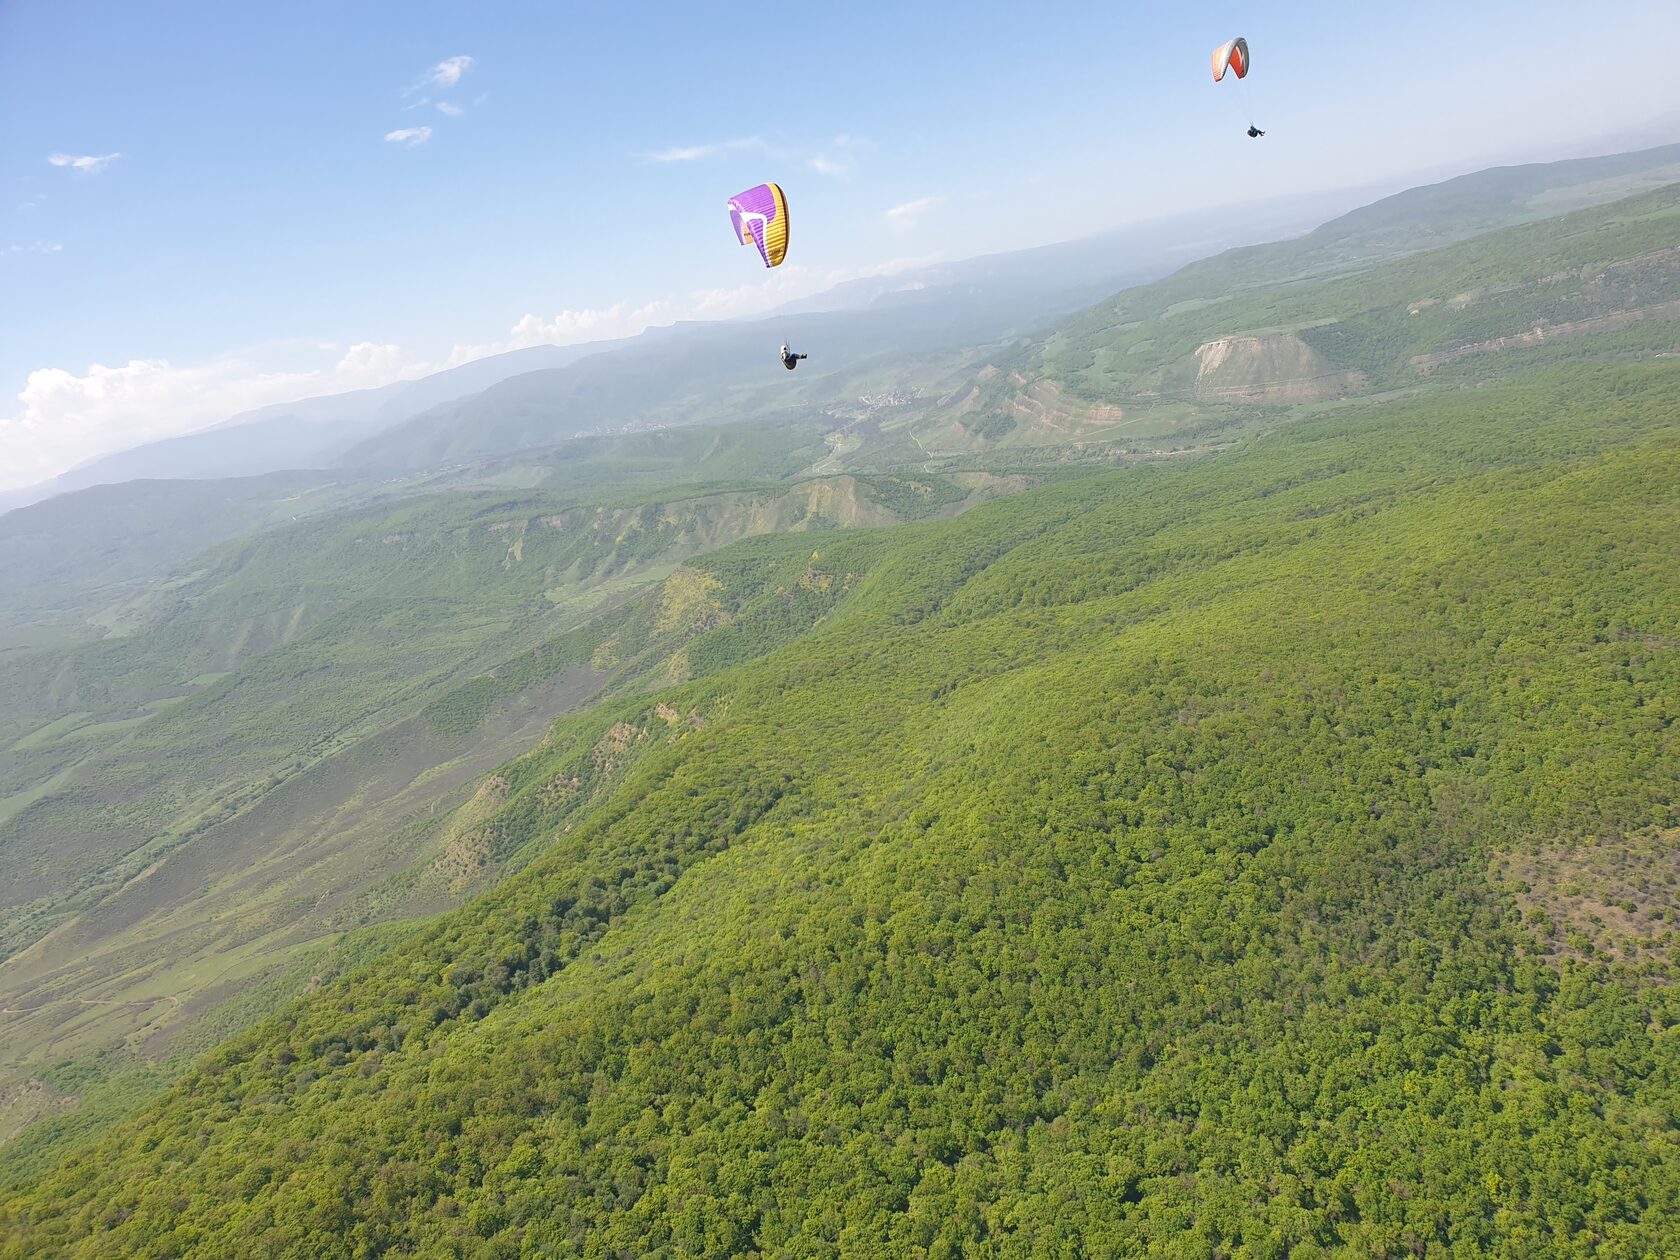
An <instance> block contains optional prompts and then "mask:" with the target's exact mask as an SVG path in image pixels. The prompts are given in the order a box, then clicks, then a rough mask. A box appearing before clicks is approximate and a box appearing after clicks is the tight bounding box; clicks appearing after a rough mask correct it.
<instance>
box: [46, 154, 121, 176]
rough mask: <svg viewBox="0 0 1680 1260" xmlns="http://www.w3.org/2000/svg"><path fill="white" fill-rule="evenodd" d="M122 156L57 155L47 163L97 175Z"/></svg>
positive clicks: (85, 173)
mask: <svg viewBox="0 0 1680 1260" xmlns="http://www.w3.org/2000/svg"><path fill="white" fill-rule="evenodd" d="M121 156H122V154H120V153H101V154H99V155H97V156H95V155H92V154H86V155H83V156H81V157H78V156H76V155H74V154H71V153H55V154H53V155H52V156H51V157H49V158H48V159H47V161H48V162H49V163H50V164H51V165H53V166H68V167H69V168H70V169H71V170H75V171H80V172H82V174H84V175H97V174H99V172H100V171H102V170H104V169H105V168H106V167H107V166H109V165H111V163H112V162H115V161H116V160H117V159H118V158H120V157H121Z"/></svg>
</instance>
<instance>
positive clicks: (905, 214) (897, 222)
mask: <svg viewBox="0 0 1680 1260" xmlns="http://www.w3.org/2000/svg"><path fill="white" fill-rule="evenodd" d="M944 204H945V198H943V197H918V198H916V200H914V201H906V202H905V203H904V204H903V205H902V206H894V207H893V208H892V209H891V210H888V211H887V213H886V218H887V222H888V223H890V224H892V225H893V226H894V227H901V228H910V227H914V226H915V225H916V221H917V220H918V219H920V218H921V217H922V215H924V214H926V213H927V212H928V211H929V210H932V209H934V208H936V207H938V206H942V205H944Z"/></svg>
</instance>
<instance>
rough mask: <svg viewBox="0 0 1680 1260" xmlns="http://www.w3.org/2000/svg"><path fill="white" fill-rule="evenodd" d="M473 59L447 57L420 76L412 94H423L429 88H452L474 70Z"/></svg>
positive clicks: (412, 88) (412, 89)
mask: <svg viewBox="0 0 1680 1260" xmlns="http://www.w3.org/2000/svg"><path fill="white" fill-rule="evenodd" d="M473 64H474V63H473V59H472V58H471V57H446V58H444V60H442V61H440V62H438V63H437V65H435V66H433V67H432V68H431V69H430V70H428V71H426V73H425V74H423V75H421V76H420V80H419V82H417V83H416V84H415V85H414V86H413V87H411V88H409V91H410V92H423V91H425V90H426V89H427V88H452V87H454V86H455V85H456V84H457V83H459V82H460V81H461V78H462V76H463V75H465V74H466V73H467V71H469V70H471V69H472V68H473Z"/></svg>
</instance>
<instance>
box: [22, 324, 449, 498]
mask: <svg viewBox="0 0 1680 1260" xmlns="http://www.w3.org/2000/svg"><path fill="white" fill-rule="evenodd" d="M329 353H336V352H329ZM265 355H266V356H268V357H272V352H271V351H269V352H265V351H244V352H239V353H235V354H227V355H221V356H218V357H217V358H214V359H211V360H210V361H209V362H206V363H200V364H196V365H192V366H184V367H180V366H176V365H174V364H172V363H169V362H167V361H165V360H162V359H131V360H130V361H129V362H128V363H126V364H123V365H121V366H119V367H107V366H105V365H104V364H98V363H96V364H94V365H93V366H91V367H89V368H88V369H87V370H86V371H85V372H84V373H82V374H81V375H80V376H78V375H76V374H75V373H73V372H68V371H65V370H64V369H63V368H40V369H38V370H36V371H34V372H31V373H30V374H29V379H28V381H27V383H26V384H25V385H24V388H23V391H22V392H21V393H20V394H19V395H18V402H19V403H20V404H21V409H20V410H18V411H16V412H14V413H13V414H12V415H10V416H0V489H10V488H13V487H16V486H26V485H33V484H34V483H36V482H38V481H44V480H46V479H47V478H48V477H53V476H56V475H57V474H59V473H61V472H64V471H65V470H66V469H69V468H71V467H74V466H75V465H76V464H79V463H82V462H84V461H85V460H88V459H92V458H94V457H95V456H98V455H103V454H107V453H109V452H111V451H118V450H125V449H127V448H129V447H132V446H137V445H140V444H141V443H143V442H150V441H156V440H157V439H159V438H166V437H175V436H178V435H180V434H183V433H191V432H193V431H194V430H197V429H202V428H204V427H205V426H207V425H211V424H216V423H219V422H220V421H223V420H226V419H228V418H229V417H230V416H234V415H237V414H238V413H240V412H242V411H249V410H251V409H253V408H255V407H264V406H268V405H269V404H272V403H284V402H292V401H295V400H296V399H299V398H308V397H312V396H315V395H318V394H336V393H342V392H344V391H346V390H352V389H368V388H371V387H374V386H377V385H387V384H389V383H391V382H392V381H395V380H401V379H405V378H410V379H411V378H413V377H416V376H423V375H425V374H426V373H427V372H429V371H432V370H434V369H435V368H436V367H437V366H440V365H436V364H428V363H423V362H418V361H414V360H411V359H409V358H408V357H407V356H406V355H405V354H404V353H403V352H402V350H401V349H400V348H399V347H397V346H394V345H382V344H378V343H375V342H362V343H360V344H359V345H354V346H351V347H350V348H349V349H348V350H346V351H343V352H342V353H341V354H339V357H338V358H336V359H331V360H328V361H327V362H324V363H322V364H320V365H319V366H316V367H312V368H303V369H293V370H289V371H274V370H272V369H266V370H265V368H264V366H263V364H262V363H261V362H260V361H259V360H260V359H261V358H263V357H265Z"/></svg>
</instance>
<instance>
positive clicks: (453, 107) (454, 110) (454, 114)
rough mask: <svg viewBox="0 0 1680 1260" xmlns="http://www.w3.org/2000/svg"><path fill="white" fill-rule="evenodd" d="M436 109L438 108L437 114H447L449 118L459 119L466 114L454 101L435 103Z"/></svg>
mask: <svg viewBox="0 0 1680 1260" xmlns="http://www.w3.org/2000/svg"><path fill="white" fill-rule="evenodd" d="M437 107H438V113H440V114H447V115H449V117H451V118H459V117H460V116H461V115H462V114H464V113H466V112H467V111H466V110H464V109H462V108H461V107H460V106H459V105H457V104H456V103H455V102H454V101H439V102H438V103H437Z"/></svg>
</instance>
